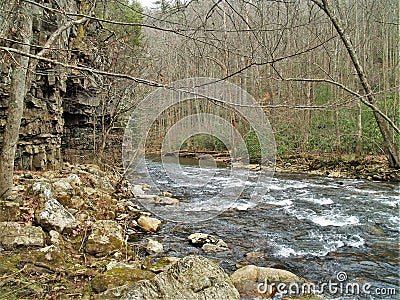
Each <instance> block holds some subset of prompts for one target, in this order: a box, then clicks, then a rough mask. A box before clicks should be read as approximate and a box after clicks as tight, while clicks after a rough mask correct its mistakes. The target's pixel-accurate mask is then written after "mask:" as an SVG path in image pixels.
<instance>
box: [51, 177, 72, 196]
mask: <svg viewBox="0 0 400 300" xmlns="http://www.w3.org/2000/svg"><path fill="white" fill-rule="evenodd" d="M53 189H54V193H55V194H57V195H69V194H71V193H72V191H73V188H72V186H71V184H70V183H69V182H68V181H67V180H66V179H60V180H58V181H56V182H54V183H53Z"/></svg>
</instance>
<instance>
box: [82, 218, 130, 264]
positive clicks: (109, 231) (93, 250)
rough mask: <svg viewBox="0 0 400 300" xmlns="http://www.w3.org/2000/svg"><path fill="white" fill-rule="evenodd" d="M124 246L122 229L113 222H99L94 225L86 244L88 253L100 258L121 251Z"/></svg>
mask: <svg viewBox="0 0 400 300" xmlns="http://www.w3.org/2000/svg"><path fill="white" fill-rule="evenodd" d="M122 244H123V233H122V227H121V225H119V224H118V223H117V222H115V221H112V220H99V221H96V222H95V223H93V225H92V232H91V234H90V235H89V237H88V239H87V242H86V252H87V253H89V254H91V255H94V256H97V257H100V256H105V255H108V254H110V253H111V252H113V251H116V250H119V249H121V247H122Z"/></svg>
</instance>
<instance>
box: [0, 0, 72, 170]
mask: <svg viewBox="0 0 400 300" xmlns="http://www.w3.org/2000/svg"><path fill="white" fill-rule="evenodd" d="M45 5H46V6H47V7H49V8H55V9H59V10H62V11H66V12H71V13H77V12H78V11H79V9H78V6H79V2H78V1H67V0H57V1H55V0H50V1H46V3H45ZM32 15H33V33H34V35H33V41H32V44H34V45H44V44H45V42H46V41H47V39H48V38H49V37H50V36H51V34H52V33H53V32H54V31H56V30H57V28H59V27H61V26H62V25H64V24H65V23H66V22H67V21H68V20H69V19H68V17H67V16H66V14H65V15H64V14H52V13H48V11H44V10H43V8H41V7H39V6H36V5H32ZM10 34H11V35H12V31H11V33H10ZM73 37H74V29H73V28H68V29H67V30H65V31H64V32H63V33H62V34H61V35H60V37H59V38H58V39H57V41H56V42H55V43H54V45H52V46H53V47H54V48H55V49H56V48H59V49H68V48H70V45H69V44H70V42H71V38H73ZM9 38H11V39H12V36H9ZM0 42H1V43H3V44H5V45H7V46H12V44H11V42H7V41H0ZM39 50H40V47H38V48H34V49H32V51H31V52H33V54H35V52H38V51H39ZM69 55H70V53H69V52H66V51H62V53H60V52H58V51H50V53H49V54H48V55H47V57H48V58H52V59H56V60H59V61H66V62H69V61H70V56H69ZM10 63H11V59H4V60H2V62H1V67H0V145H1V136H2V132H3V130H4V127H5V124H6V116H7V108H8V101H9V96H10V93H9V90H10V84H11V82H10V76H8V74H9V71H10ZM30 72H32V70H31V71H30ZM33 72H35V76H34V77H33V79H32V84H31V87H30V89H29V90H28V92H27V96H26V97H25V106H24V115H23V118H22V120H21V128H20V134H19V138H20V140H19V143H18V149H17V152H16V160H15V165H16V167H17V168H18V169H31V170H42V169H47V168H54V167H58V166H59V164H60V162H61V161H60V160H61V150H60V146H61V137H62V135H63V130H64V119H63V108H62V102H63V96H64V94H65V93H66V80H67V75H68V73H67V70H65V68H63V67H61V66H57V65H54V64H51V63H48V62H39V63H38V64H37V67H36V70H33ZM21 88H22V87H21Z"/></svg>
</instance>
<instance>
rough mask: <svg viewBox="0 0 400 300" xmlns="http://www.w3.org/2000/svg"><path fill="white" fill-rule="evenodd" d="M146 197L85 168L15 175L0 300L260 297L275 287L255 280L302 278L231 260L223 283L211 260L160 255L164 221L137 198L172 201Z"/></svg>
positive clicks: (6, 212)
mask: <svg viewBox="0 0 400 300" xmlns="http://www.w3.org/2000/svg"><path fill="white" fill-rule="evenodd" d="M145 191H146V187H145V186H134V187H132V188H131V187H129V184H128V183H127V182H126V181H125V180H124V179H123V177H122V176H121V174H120V173H118V172H117V170H114V171H113V172H112V173H111V172H104V171H102V170H101V169H100V168H99V167H98V166H96V165H92V164H90V165H71V164H68V163H66V164H64V167H63V168H62V169H61V170H58V171H46V172H30V171H20V172H17V173H16V176H15V187H14V189H13V193H12V196H11V197H10V198H9V199H6V200H2V201H1V202H0V209H1V214H0V278H1V279H2V280H1V282H0V299H239V298H241V299H254V298H257V297H258V299H262V298H269V297H271V296H273V295H274V294H275V293H276V290H273V289H270V290H266V291H262V293H260V291H259V290H258V289H257V286H258V284H260V282H264V281H265V280H267V281H268V282H270V281H271V282H272V281H277V282H292V281H304V280H305V279H302V278H300V277H298V276H296V275H295V274H292V273H290V272H288V271H285V270H280V269H273V268H262V267H256V266H253V265H247V266H245V265H243V264H239V263H238V266H237V267H238V270H237V271H235V272H234V273H233V274H230V276H229V275H228V274H227V273H226V272H225V271H224V270H223V269H221V268H220V267H219V266H218V260H215V261H214V260H213V259H211V260H210V259H209V258H205V257H202V256H194V255H191V256H185V254H184V253H182V257H169V256H165V255H163V253H166V252H167V249H164V247H163V245H162V244H161V243H159V242H158V241H157V240H155V239H154V238H152V234H153V233H155V232H157V231H158V230H159V228H160V226H163V224H164V222H165V221H162V220H159V219H157V218H155V217H154V216H152V215H151V214H150V213H149V212H146V211H143V210H142V209H141V207H140V206H139V205H138V204H139V202H138V201H137V200H138V199H139V198H140V199H141V200H143V199H146V200H148V201H155V203H158V204H160V205H168V206H171V207H173V206H174V205H179V201H178V200H177V199H174V198H173V195H171V194H169V193H162V194H161V195H147V194H146V192H145ZM187 243H188V244H191V245H193V246H196V247H201V249H202V251H203V252H204V253H207V254H210V253H216V252H219V251H227V250H228V249H229V247H230V245H229V244H227V243H225V242H224V241H223V240H221V239H219V238H218V237H215V236H211V235H208V234H204V233H198V232H197V233H195V232H194V233H193V234H191V235H190V236H188V239H187ZM249 255H253V254H251V253H250V254H249ZM208 256H209V255H208ZM252 257H253V258H254V257H256V258H257V257H258V259H259V260H262V259H265V257H263V256H260V255H253V256H252ZM252 260H253V261H257V259H255V260H254V259H252ZM312 297H313V296H312V295H306V296H304V295H303V296H301V297H297V298H298V299H300V298H307V299H310V298H312Z"/></svg>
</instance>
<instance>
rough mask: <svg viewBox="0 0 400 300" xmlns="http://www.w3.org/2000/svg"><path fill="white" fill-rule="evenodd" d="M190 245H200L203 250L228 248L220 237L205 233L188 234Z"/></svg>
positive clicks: (223, 249) (214, 250)
mask: <svg viewBox="0 0 400 300" xmlns="http://www.w3.org/2000/svg"><path fill="white" fill-rule="evenodd" d="M188 239H189V241H190V243H191V244H192V245H195V246H201V249H202V250H203V251H205V252H220V251H226V250H229V247H228V245H227V244H226V243H225V242H224V241H223V240H221V239H219V238H217V237H215V236H213V235H211V234H207V233H201V232H197V233H193V234H191V235H189V236H188Z"/></svg>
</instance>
